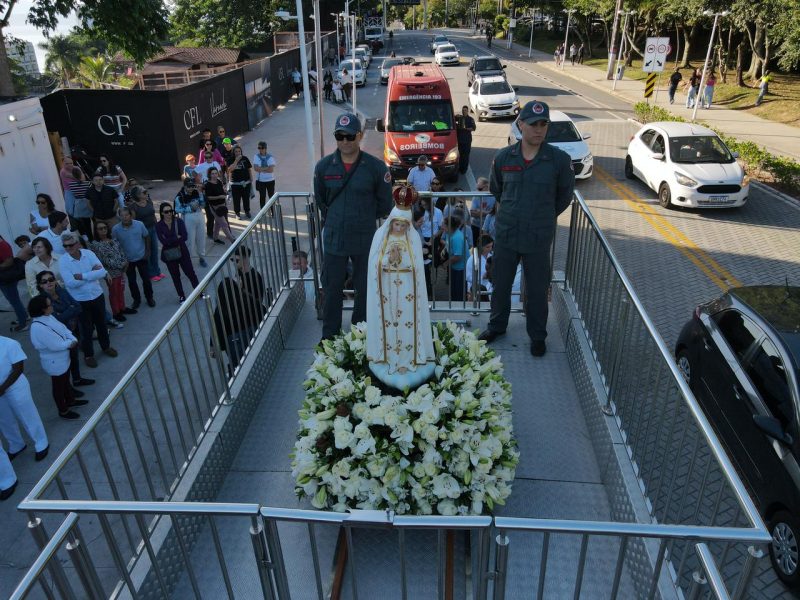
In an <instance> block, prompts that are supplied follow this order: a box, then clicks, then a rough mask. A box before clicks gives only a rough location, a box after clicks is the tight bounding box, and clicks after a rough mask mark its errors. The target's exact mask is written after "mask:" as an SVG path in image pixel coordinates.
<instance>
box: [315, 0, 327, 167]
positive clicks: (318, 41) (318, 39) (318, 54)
mask: <svg viewBox="0 0 800 600" xmlns="http://www.w3.org/2000/svg"><path fill="white" fill-rule="evenodd" d="M319 17H320V15H319V0H314V50H315V52H314V54H315V58H316V61H315V62H316V63H317V69H316V71H317V89H316V94H317V117H318V119H319V124H318V125H319V157H320V158H322V157H323V156H325V137H324V135H323V134H324V132H323V130H322V128H323V124H324V121H323V120H322V117H323V114H322V112H323V111H322V104H323V99H322V94H321V93H320V92H321V90H322V86H321V85H320V82H321V81H322V80H323V79H324V77H323V71H324V70H325V67H324V65H323V64H322V36H321V35H320V31H319Z"/></svg>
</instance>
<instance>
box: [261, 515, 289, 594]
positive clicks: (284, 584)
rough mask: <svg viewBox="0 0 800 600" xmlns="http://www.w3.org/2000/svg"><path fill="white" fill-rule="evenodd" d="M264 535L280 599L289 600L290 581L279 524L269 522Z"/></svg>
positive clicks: (272, 521)
mask: <svg viewBox="0 0 800 600" xmlns="http://www.w3.org/2000/svg"><path fill="white" fill-rule="evenodd" d="M264 535H265V538H266V540H267V549H268V550H269V559H270V561H271V562H272V572H273V574H274V577H275V586H276V587H277V592H278V598H280V600H289V598H290V596H289V580H288V578H287V577H286V564H285V563H284V562H283V550H282V549H281V539H280V535H279V534H278V523H277V522H276V521H274V520H269V521H267V525H266V528H265V530H264Z"/></svg>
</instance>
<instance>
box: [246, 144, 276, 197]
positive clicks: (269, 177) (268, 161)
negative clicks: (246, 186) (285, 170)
mask: <svg viewBox="0 0 800 600" xmlns="http://www.w3.org/2000/svg"><path fill="white" fill-rule="evenodd" d="M250 162H251V163H252V165H253V171H254V172H255V180H256V191H257V192H258V201H259V203H260V204H261V208H264V205H265V204H266V203H267V200H268V199H269V198H272V195H273V194H274V193H275V166H276V165H277V163H276V162H275V158H274V157H273V156H272V154H270V153H269V152H267V142H265V141H263V140H262V141H260V142H258V153H256V154H255V156H253V160H252V161H250Z"/></svg>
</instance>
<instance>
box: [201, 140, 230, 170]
mask: <svg viewBox="0 0 800 600" xmlns="http://www.w3.org/2000/svg"><path fill="white" fill-rule="evenodd" d="M209 153H210V154H211V159H210V160H209V158H208V156H206V155H207V154H209ZM198 154H199V155H200V163H199V164H202V163H204V162H217V163H219V164H220V165H222V166H225V159H224V158H223V157H222V153H221V152H220V151H219V149H217V147H216V144H214V142H213V141H211V140H206V141H205V142H203V146H202V148H201V151H200V152H198Z"/></svg>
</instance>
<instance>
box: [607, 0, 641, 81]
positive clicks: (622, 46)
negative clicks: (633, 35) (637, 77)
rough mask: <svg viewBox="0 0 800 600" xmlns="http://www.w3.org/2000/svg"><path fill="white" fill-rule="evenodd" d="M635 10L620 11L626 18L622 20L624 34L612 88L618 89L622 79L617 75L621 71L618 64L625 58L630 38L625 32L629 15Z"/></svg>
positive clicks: (615, 65)
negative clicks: (618, 83)
mask: <svg viewBox="0 0 800 600" xmlns="http://www.w3.org/2000/svg"><path fill="white" fill-rule="evenodd" d="M635 12H636V11H635V10H623V11H620V13H622V14H623V15H625V18H624V19H623V20H622V36H621V41H620V47H619V54H618V55H617V60H616V61H614V62H615V64H614V81H613V82H612V84H611V89H612V90H616V89H617V81H619V79H620V78H618V77H617V71H619V66H618V65H619V63H620V61H621V60H623V56H624V50H625V48H626V47H627V42H628V40H627V38H626V37H625V34H626V33H627V31H628V17H629V16H630V15H632V14H634V13H635Z"/></svg>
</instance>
